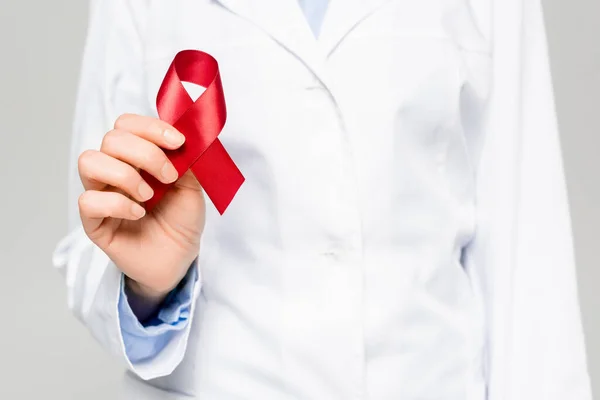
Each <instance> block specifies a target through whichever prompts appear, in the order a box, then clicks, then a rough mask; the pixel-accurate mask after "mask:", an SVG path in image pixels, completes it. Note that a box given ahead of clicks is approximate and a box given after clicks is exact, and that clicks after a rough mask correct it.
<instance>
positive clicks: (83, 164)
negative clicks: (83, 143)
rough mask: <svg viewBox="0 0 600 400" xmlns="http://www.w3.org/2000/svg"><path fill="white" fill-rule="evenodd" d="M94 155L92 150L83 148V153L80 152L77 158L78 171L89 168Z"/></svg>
mask: <svg viewBox="0 0 600 400" xmlns="http://www.w3.org/2000/svg"><path fill="white" fill-rule="evenodd" d="M95 155H96V152H95V151H94V150H85V151H84V152H83V153H81V154H80V155H79V158H78V159H77V167H78V169H79V171H85V170H87V169H89V167H90V165H91V164H92V162H93V159H94V157H95Z"/></svg>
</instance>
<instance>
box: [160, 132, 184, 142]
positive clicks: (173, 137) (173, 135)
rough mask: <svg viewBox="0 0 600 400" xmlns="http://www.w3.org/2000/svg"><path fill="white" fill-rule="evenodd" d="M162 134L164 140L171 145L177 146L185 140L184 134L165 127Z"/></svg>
mask: <svg viewBox="0 0 600 400" xmlns="http://www.w3.org/2000/svg"><path fill="white" fill-rule="evenodd" d="M163 135H164V137H165V140H166V141H167V142H169V144H171V145H173V146H179V145H181V144H183V142H184V141H185V136H183V135H182V134H181V133H179V132H176V131H174V130H171V129H167V130H166V131H164V132H163Z"/></svg>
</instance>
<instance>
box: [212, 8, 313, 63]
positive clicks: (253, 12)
mask: <svg viewBox="0 0 600 400" xmlns="http://www.w3.org/2000/svg"><path fill="white" fill-rule="evenodd" d="M217 1H218V2H219V3H220V4H221V5H222V6H224V7H225V8H227V9H229V10H230V11H231V12H233V13H234V14H237V15H238V16H240V17H241V18H244V19H246V20H247V21H249V22H251V23H253V24H254V25H255V26H257V27H258V28H260V29H262V30H263V31H264V32H265V33H266V34H267V35H269V36H271V38H272V39H273V40H275V41H276V42H278V43H279V44H280V45H281V46H282V47H284V48H285V49H286V50H287V51H289V52H290V53H292V54H293V55H294V56H296V57H297V58H298V59H299V60H300V61H302V62H303V63H305V64H306V65H307V66H308V67H309V68H310V69H311V70H313V71H314V72H315V73H317V74H318V73H320V71H321V70H322V64H323V61H324V57H323V55H322V54H321V53H320V49H319V47H318V46H317V42H316V39H315V37H314V35H313V33H312V31H311V29H310V26H309V25H308V23H307V21H306V19H305V18H304V14H303V13H302V9H301V8H300V5H299V4H298V2H297V0H217Z"/></svg>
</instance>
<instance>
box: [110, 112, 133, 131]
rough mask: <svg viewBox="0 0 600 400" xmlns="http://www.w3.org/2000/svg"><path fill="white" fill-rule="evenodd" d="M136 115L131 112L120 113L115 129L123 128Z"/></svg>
mask: <svg viewBox="0 0 600 400" xmlns="http://www.w3.org/2000/svg"><path fill="white" fill-rule="evenodd" d="M135 117H136V115H135V114H131V113H125V114H121V115H119V116H118V117H117V119H116V120H115V125H114V127H115V129H123V128H124V127H125V126H127V125H128V123H129V122H130V121H131V120H132V119H134V118H135Z"/></svg>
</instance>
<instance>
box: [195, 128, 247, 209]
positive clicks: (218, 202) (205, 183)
mask: <svg viewBox="0 0 600 400" xmlns="http://www.w3.org/2000/svg"><path fill="white" fill-rule="evenodd" d="M190 169H191V170H192V173H193V174H194V176H195V177H196V179H198V182H200V185H201V186H202V189H204V191H205V192H206V194H207V195H208V197H209V198H210V200H211V201H212V203H213V204H214V205H215V207H216V209H217V211H219V214H221V215H223V213H224V212H225V210H226V209H227V207H228V206H229V204H230V203H231V201H232V200H233V198H234V196H235V194H236V193H237V191H238V190H239V188H240V187H241V186H242V183H244V180H245V178H244V176H243V175H242V173H241V172H240V170H239V169H238V168H237V166H236V165H235V163H234V162H233V160H232V159H231V157H230V156H229V154H228V153H227V151H226V150H225V148H224V147H223V144H222V143H221V141H220V140H219V139H216V140H215V141H214V142H213V143H212V144H211V145H210V146H209V147H208V149H206V151H205V152H204V153H203V154H202V156H200V158H198V160H197V161H196V162H195V163H194V164H193V165H192V167H191V168H190Z"/></svg>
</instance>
